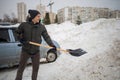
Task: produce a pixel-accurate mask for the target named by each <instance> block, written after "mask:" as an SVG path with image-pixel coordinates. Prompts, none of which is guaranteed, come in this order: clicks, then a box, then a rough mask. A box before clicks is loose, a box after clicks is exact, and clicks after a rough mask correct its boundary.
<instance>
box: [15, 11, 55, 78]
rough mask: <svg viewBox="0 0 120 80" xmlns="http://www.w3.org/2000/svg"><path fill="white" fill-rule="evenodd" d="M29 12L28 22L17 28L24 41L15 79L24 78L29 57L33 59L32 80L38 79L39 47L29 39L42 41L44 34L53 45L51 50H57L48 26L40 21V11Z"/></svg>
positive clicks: (20, 38)
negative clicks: (47, 28)
mask: <svg viewBox="0 0 120 80" xmlns="http://www.w3.org/2000/svg"><path fill="white" fill-rule="evenodd" d="M28 13H29V18H28V19H27V22H23V23H21V24H20V26H19V27H18V30H17V33H18V38H19V40H20V42H21V43H22V53H21V57H20V62H19V68H18V71H17V75H16V79H15V80H22V75H23V71H24V69H25V66H26V63H27V60H28V59H29V58H31V60H32V69H33V70H32V80H37V74H38V69H39V59H40V54H39V47H38V46H34V45H31V44H29V41H33V42H36V43H41V41H42V40H41V36H43V38H44V39H45V41H46V42H47V43H48V45H49V46H52V47H53V48H52V49H51V50H53V51H55V52H56V47H55V45H54V44H53V42H52V40H51V38H50V36H49V35H48V33H47V30H46V28H45V27H44V25H42V24H40V23H39V21H40V12H38V11H37V10H29V11H28Z"/></svg>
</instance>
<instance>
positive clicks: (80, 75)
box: [40, 19, 120, 80]
mask: <svg viewBox="0 0 120 80" xmlns="http://www.w3.org/2000/svg"><path fill="white" fill-rule="evenodd" d="M119 23H120V20H115V19H109V20H107V19H99V20H96V21H93V22H89V23H85V24H82V25H80V26H75V25H73V24H71V23H69V22H67V23H63V24H61V25H58V27H55V28H54V29H55V31H54V30H53V29H52V28H51V27H48V31H52V32H50V34H51V36H52V38H53V39H55V40H57V41H58V42H59V43H60V45H61V46H62V47H64V48H75V49H76V48H82V49H84V50H86V51H87V52H88V54H85V55H83V56H81V57H77V58H76V57H73V56H71V55H66V54H62V55H61V56H60V57H59V59H58V60H57V61H56V62H55V63H53V64H51V66H50V68H48V69H47V71H46V73H45V74H46V76H47V77H45V78H44V77H43V80H48V79H49V80H119V79H120V37H119V34H120V24H119ZM69 24H70V25H69ZM71 25H72V26H71ZM50 29H52V30H50ZM57 34H58V35H57ZM41 74H42V73H40V75H41Z"/></svg>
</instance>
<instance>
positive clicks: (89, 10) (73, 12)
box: [57, 6, 120, 23]
mask: <svg viewBox="0 0 120 80" xmlns="http://www.w3.org/2000/svg"><path fill="white" fill-rule="evenodd" d="M57 15H58V23H62V22H64V21H68V20H69V21H71V22H72V23H76V22H77V20H78V18H79V19H80V20H81V22H88V21H93V20H96V19H98V18H120V11H119V10H115V11H111V10H110V9H109V8H95V7H79V6H75V7H65V8H62V9H60V10H58V12H57Z"/></svg>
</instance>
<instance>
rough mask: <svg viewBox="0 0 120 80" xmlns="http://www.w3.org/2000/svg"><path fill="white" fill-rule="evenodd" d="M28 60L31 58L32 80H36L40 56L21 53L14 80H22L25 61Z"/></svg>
mask: <svg viewBox="0 0 120 80" xmlns="http://www.w3.org/2000/svg"><path fill="white" fill-rule="evenodd" d="M29 58H31V60H32V69H33V70H32V80H37V74H38V69H39V60H40V54H39V53H36V54H35V55H29V54H28V53H26V52H23V51H22V53H21V56H20V62H19V68H18V71H17V75H16V79H15V80H22V75H23V71H24V69H25V66H26V64H27V60H28V59H29Z"/></svg>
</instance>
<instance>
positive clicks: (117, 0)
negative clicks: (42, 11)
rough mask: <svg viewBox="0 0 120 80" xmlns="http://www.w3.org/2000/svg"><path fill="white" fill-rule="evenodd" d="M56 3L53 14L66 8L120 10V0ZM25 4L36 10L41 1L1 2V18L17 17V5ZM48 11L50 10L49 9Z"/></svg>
mask: <svg viewBox="0 0 120 80" xmlns="http://www.w3.org/2000/svg"><path fill="white" fill-rule="evenodd" d="M52 1H54V2H55V4H54V5H53V12H55V13H56V12H57V10H58V9H60V8H63V7H66V6H80V7H102V8H103V7H105V8H110V9H112V10H120V0H52ZM19 2H25V3H26V5H27V10H28V9H36V5H38V4H39V3H40V0H0V18H2V16H3V15H4V14H9V15H10V14H11V13H13V12H14V13H15V15H16V17H17V3H19ZM41 2H42V4H44V5H46V6H47V5H48V3H49V2H50V0H41ZM47 10H49V8H48V7H47Z"/></svg>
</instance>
